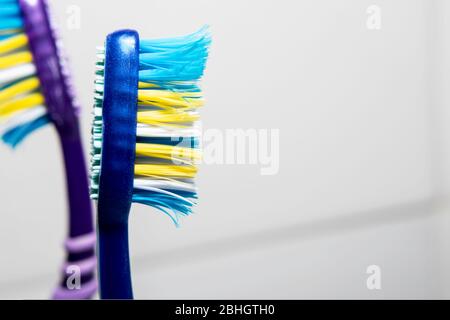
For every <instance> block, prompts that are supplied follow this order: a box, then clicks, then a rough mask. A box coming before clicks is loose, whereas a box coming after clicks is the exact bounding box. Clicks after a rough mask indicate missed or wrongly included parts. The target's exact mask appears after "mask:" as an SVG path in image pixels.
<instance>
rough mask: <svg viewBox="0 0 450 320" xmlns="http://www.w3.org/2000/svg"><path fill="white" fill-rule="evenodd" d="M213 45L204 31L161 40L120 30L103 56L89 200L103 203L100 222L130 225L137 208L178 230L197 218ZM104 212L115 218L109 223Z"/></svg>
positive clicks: (97, 84)
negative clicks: (183, 219)
mask: <svg viewBox="0 0 450 320" xmlns="http://www.w3.org/2000/svg"><path fill="white" fill-rule="evenodd" d="M210 42H211V37H210V34H209V31H208V28H206V27H205V28H202V29H201V30H199V31H197V32H195V33H193V34H190V35H188V36H183V37H177V38H169V39H159V40H139V35H138V33H137V32H135V31H132V30H122V31H118V32H115V33H113V34H111V35H109V36H108V38H107V40H106V45H105V48H100V49H99V50H98V54H97V56H98V62H97V78H96V81H95V103H94V120H93V129H92V151H91V155H92V160H91V197H92V198H93V199H96V200H98V206H99V223H100V222H101V221H108V222H111V223H114V222H120V221H121V219H128V211H129V208H130V205H131V203H132V202H135V203H141V204H145V205H149V206H152V207H154V208H156V209H158V210H160V211H162V212H164V213H166V214H167V215H168V216H169V217H170V218H171V219H172V220H173V221H174V222H175V223H176V224H178V218H179V216H185V215H188V214H190V213H191V212H192V206H193V205H194V204H195V200H196V199H197V191H196V187H195V185H194V178H195V175H196V173H197V161H198V160H199V158H200V150H199V148H198V146H199V139H200V129H199V123H198V122H199V114H198V109H199V108H200V107H201V106H202V105H203V103H204V101H203V96H202V92H201V90H200V88H199V86H198V81H199V80H200V78H201V77H202V75H203V71H204V68H205V64H206V60H207V57H208V48H209V45H210ZM101 207H107V208H108V209H109V211H110V212H113V213H112V214H111V213H108V217H103V216H102V213H100V212H104V211H103V210H100V208H101ZM116 212H117V214H116ZM120 212H121V213H120ZM124 212H127V214H126V215H125V214H124ZM121 215H122V216H121Z"/></svg>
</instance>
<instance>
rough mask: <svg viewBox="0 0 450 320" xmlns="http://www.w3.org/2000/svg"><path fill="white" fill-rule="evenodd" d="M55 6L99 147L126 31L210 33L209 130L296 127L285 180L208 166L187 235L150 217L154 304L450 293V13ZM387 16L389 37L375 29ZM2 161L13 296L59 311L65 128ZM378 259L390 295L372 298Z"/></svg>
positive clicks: (412, 8) (411, 6) (141, 224)
mask: <svg viewBox="0 0 450 320" xmlns="http://www.w3.org/2000/svg"><path fill="white" fill-rule="evenodd" d="M50 3H51V4H52V5H53V6H52V8H53V13H54V16H55V19H56V20H57V21H58V22H59V24H60V33H61V36H62V40H63V41H64V44H65V48H66V51H67V53H68V55H69V57H70V59H71V66H72V69H73V75H74V80H75V84H76V90H77V92H78V94H79V98H80V100H81V103H82V106H83V111H82V127H83V136H84V140H85V146H86V151H87V150H88V147H89V132H90V121H91V116H90V111H91V106H92V102H93V79H94V64H95V47H96V46H98V45H102V43H103V41H104V39H105V36H106V35H107V34H108V33H109V32H112V31H114V30H117V29H120V28H134V29H137V30H138V31H139V32H140V36H141V38H154V37H165V36H175V35H182V34H186V33H190V32H193V31H195V30H196V29H198V28H199V27H201V26H202V25H203V24H209V25H210V26H211V31H212V34H213V46H212V48H211V53H210V61H209V63H208V66H207V70H206V76H205V78H204V81H203V88H204V91H205V95H206V98H207V105H206V107H205V108H204V109H203V111H202V119H203V126H204V128H205V129H207V128H218V129H221V130H222V129H223V130H225V129H233V128H243V129H247V128H255V129H271V128H274V129H280V171H279V173H278V174H277V175H274V176H262V175H260V168H259V167H258V166H254V165H253V166H252V165H231V166H230V165H228V166H226V165H202V166H201V167H200V176H199V179H198V185H199V188H200V204H199V206H198V207H197V210H196V211H197V212H196V214H195V215H193V216H191V217H189V218H186V219H184V220H183V221H182V227H181V228H178V229H177V228H175V227H174V226H173V225H172V224H171V222H170V221H169V219H168V218H167V217H165V216H164V215H163V214H161V213H159V212H157V211H155V210H153V209H151V208H148V207H143V206H140V205H134V206H133V210H132V213H131V221H130V237H131V239H130V242H131V250H132V267H133V271H134V273H133V278H134V279H133V280H134V289H135V296H136V297H137V298H289V299H290V298H363V299H366V298H368V299H371V298H450V277H449V275H448V272H446V270H448V269H449V267H450V258H449V257H450V236H449V232H448V230H449V228H450V219H449V210H450V208H449V205H448V200H447V196H448V191H449V190H450V189H449V187H450V185H449V180H448V178H449V176H450V159H449V158H448V156H449V152H450V143H449V139H448V138H449V137H450V129H448V128H449V124H450V122H449V121H450V113H449V111H447V110H448V104H449V102H450V100H449V98H450V96H449V94H448V93H447V92H448V90H447V88H449V86H450V81H449V76H450V69H449V67H450V65H449V61H448V58H447V57H449V56H450V55H449V54H450V42H449V41H450V40H449V39H450V37H449V36H450V25H449V23H448V22H446V21H445V20H448V19H449V18H450V3H448V2H447V1H445V0H432V1H431V0H395V1H393V0H390V1H388V0H378V1H366V0H340V1H336V0H319V1H318V0H315V1H312V0H304V1H288V0H278V1H274V0H264V1H250V0H247V1H243V0H240V1H237V0H228V1H207V0H202V1H200V0H190V1H182V0H152V1H142V0H128V1H125V2H123V1H88V0H59V1H55V0H53V1H50ZM372 4H375V5H378V6H379V7H380V8H381V10H382V16H381V18H382V20H381V29H380V30H369V29H368V28H367V27H366V20H367V18H368V14H367V13H366V9H367V8H368V7H369V6H370V5H372ZM71 5H75V6H78V7H79V8H80V9H81V20H80V21H81V25H80V28H79V29H75V30H72V29H70V28H68V26H67V21H68V18H70V12H68V11H67V10H68V9H69V8H70V6H71ZM0 163H1V166H0V201H1V202H0V203H1V206H0V212H1V219H2V220H1V223H0V251H1V254H0V259H1V260H0V298H14V299H15V298H19V299H22V298H47V297H48V296H49V294H50V292H51V290H52V288H53V286H54V284H55V283H56V281H57V280H58V276H59V272H58V270H59V267H60V264H61V263H62V260H63V250H62V241H63V239H64V236H65V223H66V216H65V215H66V201H65V189H64V180H63V175H62V163H61V157H60V153H59V146H58V145H57V142H56V137H55V133H54V131H53V128H51V127H48V128H45V129H43V130H41V131H39V132H37V133H35V134H33V136H32V137H30V138H29V139H28V140H27V141H26V142H25V143H24V144H23V145H22V146H21V147H20V148H19V149H18V150H17V151H14V152H13V151H10V150H9V149H8V148H6V147H5V146H1V147H0ZM372 264H375V265H379V266H380V267H381V271H382V289H381V290H368V289H367V287H366V278H367V276H368V275H367V274H366V268H367V266H369V265H372Z"/></svg>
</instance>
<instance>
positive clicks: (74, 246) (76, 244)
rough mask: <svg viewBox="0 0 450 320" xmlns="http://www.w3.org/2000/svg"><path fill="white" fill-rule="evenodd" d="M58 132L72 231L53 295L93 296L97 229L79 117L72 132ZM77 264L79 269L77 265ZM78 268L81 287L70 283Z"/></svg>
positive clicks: (74, 297) (70, 230) (95, 286)
mask: <svg viewBox="0 0 450 320" xmlns="http://www.w3.org/2000/svg"><path fill="white" fill-rule="evenodd" d="M75 123H76V124H75ZM58 132H59V140H60V143H61V147H62V152H63V157H64V164H65V174H66V182H67V191H66V192H67V195H68V202H69V206H68V207H69V208H68V209H69V222H68V227H69V232H68V233H69V234H68V239H67V240H66V243H65V247H66V250H67V257H66V263H65V264H64V266H63V270H62V272H63V276H62V280H61V282H60V285H59V287H58V288H57V289H56V291H55V292H54V294H53V298H54V299H89V298H92V296H93V295H94V294H95V292H96V290H97V282H96V279H95V276H94V273H95V268H96V258H95V233H94V228H93V221H92V207H91V201H90V198H89V187H88V179H87V171H86V163H85V159H84V154H83V148H82V144H81V139H80V132H79V130H78V121H76V120H75V121H74V125H73V126H72V130H70V134H67V133H66V132H64V131H60V130H58ZM73 267H76V268H77V269H73ZM74 270H78V271H79V272H80V274H79V275H78V276H79V277H80V278H81V279H80V287H79V288H73V287H72V288H69V285H68V283H69V281H68V278H69V276H70V275H71V274H72V272H73V271H74Z"/></svg>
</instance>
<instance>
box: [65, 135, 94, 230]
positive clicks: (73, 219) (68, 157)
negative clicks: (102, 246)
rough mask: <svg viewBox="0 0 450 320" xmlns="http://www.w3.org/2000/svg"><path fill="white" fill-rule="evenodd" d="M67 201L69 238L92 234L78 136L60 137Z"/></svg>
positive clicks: (81, 149) (85, 178)
mask: <svg viewBox="0 0 450 320" xmlns="http://www.w3.org/2000/svg"><path fill="white" fill-rule="evenodd" d="M60 141H61V145H62V151H63V155H64V164H65V173H66V181H67V194H68V200H69V236H70V237H71V238H74V237H78V236H80V235H83V234H87V233H92V232H93V230H94V228H93V221H92V207H91V201H90V198H89V185H88V177H87V170H86V163H85V159H84V155H83V148H82V145H81V141H80V134H79V133H78V134H76V135H75V134H71V135H60Z"/></svg>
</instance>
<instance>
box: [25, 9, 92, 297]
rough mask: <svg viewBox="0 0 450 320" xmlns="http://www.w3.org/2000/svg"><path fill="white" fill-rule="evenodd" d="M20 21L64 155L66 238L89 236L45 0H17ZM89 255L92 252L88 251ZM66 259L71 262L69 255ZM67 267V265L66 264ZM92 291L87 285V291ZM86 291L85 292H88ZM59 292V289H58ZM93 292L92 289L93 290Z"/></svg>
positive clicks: (69, 105) (70, 105)
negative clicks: (66, 212)
mask: <svg viewBox="0 0 450 320" xmlns="http://www.w3.org/2000/svg"><path fill="white" fill-rule="evenodd" d="M19 5H20V7H21V10H22V14H23V18H24V29H25V33H26V34H27V37H28V44H29V47H30V51H31V53H32V55H33V62H34V64H35V66H36V70H37V71H36V72H37V75H38V77H39V80H40V83H41V90H42V93H43V95H44V98H45V104H46V106H47V110H48V114H49V118H50V120H51V121H52V122H53V123H54V125H55V127H56V130H57V132H58V136H59V138H60V143H61V147H62V151H63V155H64V162H65V169H66V181H67V193H68V200H69V209H70V210H69V238H77V237H80V236H83V235H86V234H87V235H88V236H91V235H92V234H93V229H94V228H93V222H92V207H91V202H90V198H89V187H88V179H87V170H86V163H85V159H84V153H83V148H82V144H81V138H80V131H79V123H78V115H77V114H78V107H77V105H76V103H75V99H74V96H73V90H72V87H71V85H70V84H71V81H70V79H69V77H68V72H67V70H65V68H66V66H67V64H66V63H65V61H64V59H63V56H62V54H61V52H60V50H59V49H60V48H58V45H57V41H56V36H55V32H54V30H53V28H52V26H51V23H50V20H49V15H48V10H47V3H46V1H45V0H19ZM90 252H91V253H90V254H93V252H94V250H93V249H92V248H90ZM88 253H89V251H88ZM68 259H69V260H73V256H71V252H69V253H68ZM68 263H70V262H68ZM93 288H94V287H93V286H92V285H90V286H89V287H88V289H89V290H92V289H93ZM88 289H86V290H87V291H89V290H88ZM58 290H59V289H58ZM58 290H57V292H56V293H57V295H56V296H54V297H55V298H57V297H58V296H59V295H62V296H64V297H65V298H69V296H70V293H71V292H73V293H74V296H73V297H74V298H75V299H77V298H79V297H80V294H81V293H80V292H77V293H76V294H75V291H72V290H70V291H67V290H66V291H67V292H66V291H64V292H63V293H61V292H60V291H58ZM93 290H94V292H95V289H93Z"/></svg>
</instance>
